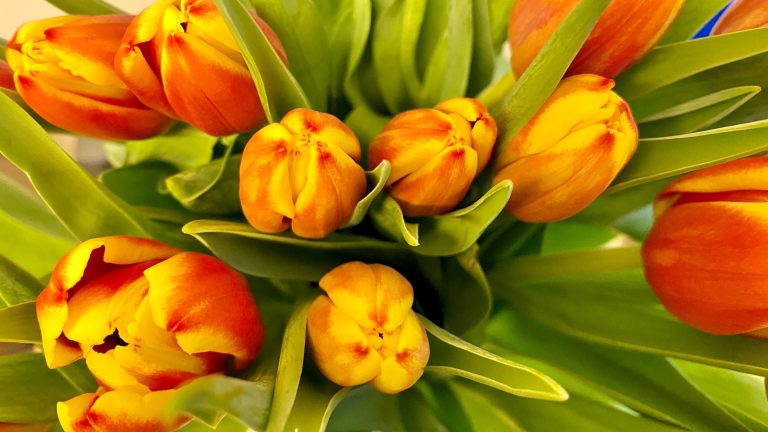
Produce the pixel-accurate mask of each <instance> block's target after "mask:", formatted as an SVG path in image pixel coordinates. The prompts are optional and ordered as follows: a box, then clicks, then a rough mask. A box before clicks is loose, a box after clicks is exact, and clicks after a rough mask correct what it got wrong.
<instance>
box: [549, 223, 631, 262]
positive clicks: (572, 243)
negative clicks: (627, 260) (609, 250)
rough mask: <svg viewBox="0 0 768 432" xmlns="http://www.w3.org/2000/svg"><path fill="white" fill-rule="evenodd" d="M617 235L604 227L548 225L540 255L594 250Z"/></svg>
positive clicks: (572, 224) (579, 224) (575, 224)
mask: <svg viewBox="0 0 768 432" xmlns="http://www.w3.org/2000/svg"><path fill="white" fill-rule="evenodd" d="M618 234H619V233H618V232H617V231H616V230H615V229H613V228H611V227H605V226H595V225H587V224H581V223H577V222H571V221H565V222H555V223H549V224H547V225H546V228H544V237H543V240H542V244H541V254H542V255H554V254H559V253H563V252H569V251H576V250H583V249H594V248H599V247H601V246H604V245H605V244H606V243H608V242H609V241H611V240H612V239H614V238H615V237H616V236H617V235H618Z"/></svg>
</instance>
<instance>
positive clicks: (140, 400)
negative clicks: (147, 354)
mask: <svg viewBox="0 0 768 432" xmlns="http://www.w3.org/2000/svg"><path fill="white" fill-rule="evenodd" d="M175 395H176V390H168V391H156V392H150V393H147V394H144V395H142V394H140V393H135V392H132V391H122V390H116V391H109V392H106V393H104V394H102V395H101V396H99V397H98V399H96V402H94V403H93V406H91V409H90V410H89V411H88V414H87V418H88V421H90V423H91V424H92V425H93V426H94V428H95V429H96V430H98V431H99V432H123V431H131V432H166V431H167V432H171V431H173V430H176V429H177V428H178V427H179V426H181V425H182V424H183V423H184V422H185V421H186V420H185V419H183V418H180V419H175V420H174V421H170V422H169V421H167V420H166V415H165V411H166V409H167V407H168V403H169V402H170V401H171V399H172V398H173V397H174V396H175Z"/></svg>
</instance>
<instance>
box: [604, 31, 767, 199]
mask: <svg viewBox="0 0 768 432" xmlns="http://www.w3.org/2000/svg"><path fill="white" fill-rule="evenodd" d="M766 30H768V29H766ZM766 149H768V120H767V121H761V122H754V123H748V124H743V125H738V126H729V127H724V128H720V129H712V130H708V131H704V132H696V133H691V134H686V135H679V136H673V137H664V138H649V139H644V140H641V141H640V145H639V146H638V148H637V152H636V153H635V155H634V156H633V157H632V159H631V160H630V161H629V164H627V166H626V167H624V169H623V170H622V171H621V173H620V174H619V176H618V177H617V178H616V180H615V181H614V183H613V185H612V186H611V187H610V188H608V193H613V192H618V191H620V190H623V189H627V188H631V187H635V186H638V185H641V184H644V183H648V182H652V181H656V180H661V179H664V178H669V177H673V176H677V175H680V174H685V173H687V172H690V171H694V170H698V169H701V168H704V167H708V166H711V165H715V164H719V163H722V162H727V161H729V160H733V159H738V158H742V157H746V156H751V155H754V154H758V153H761V152H763V151H765V150H766Z"/></svg>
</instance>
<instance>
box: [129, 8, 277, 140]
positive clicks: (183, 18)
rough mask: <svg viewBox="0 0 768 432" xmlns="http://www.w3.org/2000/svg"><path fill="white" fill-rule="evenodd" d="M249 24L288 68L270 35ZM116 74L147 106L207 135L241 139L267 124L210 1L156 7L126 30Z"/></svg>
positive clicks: (244, 68) (235, 49)
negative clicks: (244, 133) (236, 136)
mask: <svg viewBox="0 0 768 432" xmlns="http://www.w3.org/2000/svg"><path fill="white" fill-rule="evenodd" d="M253 18H254V20H255V21H256V23H257V24H258V25H259V27H261V30H262V31H263V32H264V34H265V35H266V36H267V38H268V39H269V41H270V42H271V44H272V47H273V48H274V49H275V51H277V53H278V55H279V56H280V57H281V58H282V59H283V61H285V52H284V51H283V47H282V45H280V41H279V40H278V39H277V36H276V35H275V33H274V32H273V31H272V29H270V28H269V26H268V25H267V24H266V23H265V22H264V21H262V20H261V19H260V18H259V17H257V16H255V15H254V16H253ZM115 68H116V70H117V72H118V74H119V75H120V78H122V79H123V81H124V82H125V83H126V84H127V85H128V87H129V88H130V89H131V90H132V91H133V92H134V93H135V94H136V96H138V98H139V99H141V101H142V102H144V103H145V104H147V106H150V107H152V108H154V109H156V110H158V111H160V112H162V113H165V114H166V115H168V116H170V117H174V118H180V119H182V120H184V121H186V122H188V123H190V124H192V125H193V126H195V127H196V128H198V129H200V130H202V131H203V132H205V133H207V134H210V135H215V136H223V135H230V134H233V133H236V132H245V131H249V130H253V129H255V128H256V127H257V126H259V125H260V124H262V123H264V121H265V115H264V109H263V108H262V106H261V102H260V100H259V94H258V92H257V91H256V86H255V84H254V83H253V79H252V78H251V75H250V73H249V72H248V67H247V66H246V64H245V60H244V59H243V56H242V54H241V53H240V48H238V46H237V43H236V42H235V39H234V37H233V36H232V33H231V32H230V31H229V29H228V28H227V25H226V23H225V22H224V19H223V18H222V16H221V14H220V13H219V12H218V10H217V9H216V5H215V4H214V1H213V0H181V1H179V0H158V1H157V2H156V3H155V4H154V5H152V6H150V7H149V8H147V9H146V10H144V11H143V12H142V13H140V14H139V15H138V16H137V17H136V19H134V20H133V22H132V23H131V25H130V27H129V28H128V30H127V31H126V33H125V37H124V38H123V41H122V45H121V46H120V49H119V50H118V52H117V56H116V57H115Z"/></svg>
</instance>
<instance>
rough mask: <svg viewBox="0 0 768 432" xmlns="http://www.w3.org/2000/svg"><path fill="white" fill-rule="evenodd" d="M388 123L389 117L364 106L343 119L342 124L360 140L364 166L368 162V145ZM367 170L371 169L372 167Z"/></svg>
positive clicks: (355, 109) (361, 158)
mask: <svg viewBox="0 0 768 432" xmlns="http://www.w3.org/2000/svg"><path fill="white" fill-rule="evenodd" d="M388 121H389V117H386V116H382V115H381V114H378V113H375V112H373V111H371V110H370V109H368V108H367V107H365V106H358V107H356V108H354V109H353V110H352V112H350V113H349V115H348V116H347V118H346V119H344V123H346V124H347V126H349V128H350V129H352V132H354V133H355V135H357V138H358V139H359V140H360V149H361V150H362V153H361V157H360V160H361V161H362V162H363V164H364V165H365V164H367V162H368V145H369V144H370V143H371V141H373V139H374V138H376V135H378V134H379V132H381V130H382V129H384V126H385V125H386V124H387V122H388ZM368 168H369V169H372V167H368Z"/></svg>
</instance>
